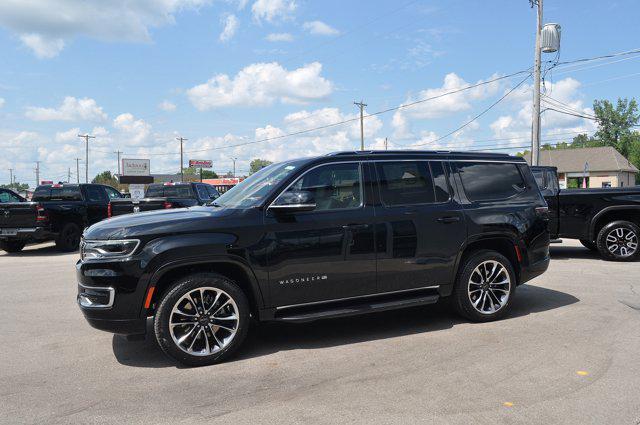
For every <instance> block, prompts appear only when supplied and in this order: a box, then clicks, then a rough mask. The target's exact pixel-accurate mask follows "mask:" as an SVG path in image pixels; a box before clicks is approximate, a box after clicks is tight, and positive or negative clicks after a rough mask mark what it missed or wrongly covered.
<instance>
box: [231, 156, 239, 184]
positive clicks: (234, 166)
mask: <svg viewBox="0 0 640 425" xmlns="http://www.w3.org/2000/svg"><path fill="white" fill-rule="evenodd" d="M237 159H238V158H231V160H232V161H233V178H234V179H235V178H236V160H237Z"/></svg>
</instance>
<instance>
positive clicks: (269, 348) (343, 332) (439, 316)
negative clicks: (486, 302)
mask: <svg viewBox="0 0 640 425" xmlns="http://www.w3.org/2000/svg"><path fill="white" fill-rule="evenodd" d="M518 291H519V292H523V293H524V294H523V295H524V296H522V297H518V298H516V301H515V302H514V304H513V310H512V311H511V313H510V314H509V315H508V316H507V317H506V318H505V319H503V320H509V319H514V318H517V317H521V316H526V315H528V314H531V313H539V312H544V311H548V310H553V309H556V308H561V307H565V306H567V305H571V304H574V303H576V302H578V301H580V300H579V299H578V298H576V297H574V296H573V295H570V294H567V293H564V292H560V291H556V290H553V289H547V288H542V287H539V286H534V285H524V286H521V287H519V288H518ZM459 323H468V322H466V321H465V320H464V319H462V318H460V317H459V316H457V315H456V314H454V313H453V312H452V311H450V308H449V306H448V305H447V304H446V302H445V301H442V302H439V303H438V304H435V305H432V306H427V307H424V306H422V307H415V308H410V309H402V310H393V311H387V312H380V313H375V314H370V315H364V316H355V317H347V318H336V319H327V320H320V321H316V322H310V323H305V324H292V323H282V322H267V323H254V325H253V326H252V329H251V330H250V331H249V335H248V338H247V343H246V345H245V346H244V348H243V349H242V351H241V352H240V353H239V354H238V355H237V356H236V357H235V358H234V359H232V360H230V361H231V362H233V361H239V360H245V359H250V358H253V357H259V356H266V355H270V354H273V353H277V352H279V351H283V350H293V349H319V348H326V347H334V346H339V345H345V344H354V343H358V342H364V341H372V340H378V339H386V338H396V337H400V336H405V335H412V334H417V333H424V332H434V331H440V330H445V329H450V328H452V327H453V326H455V325H457V324H459ZM148 326H152V321H151V320H149V322H148ZM473 326H483V324H480V323H479V324H474V325H473ZM112 348H113V353H114V355H115V357H116V359H117V361H118V362H119V363H120V364H122V365H125V366H132V367H148V368H158V367H178V368H182V367H183V366H181V365H179V364H176V363H175V362H173V361H171V360H170V359H169V358H167V357H166V356H165V355H164V354H163V353H162V351H161V349H160V347H159V346H158V344H157V342H156V339H155V338H154V337H153V332H147V336H146V339H145V340H143V341H128V340H127V339H126V338H124V337H122V336H119V335H114V336H113V340H112Z"/></svg>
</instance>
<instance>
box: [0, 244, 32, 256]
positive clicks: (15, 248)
mask: <svg viewBox="0 0 640 425" xmlns="http://www.w3.org/2000/svg"><path fill="white" fill-rule="evenodd" d="M25 245H26V243H24V242H21V241H2V242H0V249H2V250H4V251H7V252H8V253H10V254H12V253H15V252H20V251H22V248H24V246H25Z"/></svg>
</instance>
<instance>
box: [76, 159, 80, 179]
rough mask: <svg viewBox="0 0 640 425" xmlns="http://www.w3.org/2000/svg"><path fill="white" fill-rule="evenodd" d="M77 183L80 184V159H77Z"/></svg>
mask: <svg viewBox="0 0 640 425" xmlns="http://www.w3.org/2000/svg"><path fill="white" fill-rule="evenodd" d="M76 182H77V183H78V184H80V158H76Z"/></svg>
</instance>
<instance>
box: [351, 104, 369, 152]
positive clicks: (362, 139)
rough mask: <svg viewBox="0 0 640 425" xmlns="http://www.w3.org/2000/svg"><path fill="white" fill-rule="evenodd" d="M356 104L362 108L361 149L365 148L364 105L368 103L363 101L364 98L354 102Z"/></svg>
mask: <svg viewBox="0 0 640 425" xmlns="http://www.w3.org/2000/svg"><path fill="white" fill-rule="evenodd" d="M353 104H354V105H356V106H357V107H359V108H360V150H361V151H363V150H364V107H365V106H367V104H366V103H363V102H362V100H360V102H353Z"/></svg>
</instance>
